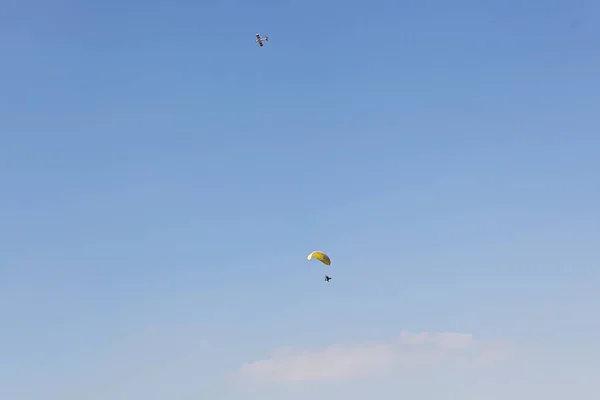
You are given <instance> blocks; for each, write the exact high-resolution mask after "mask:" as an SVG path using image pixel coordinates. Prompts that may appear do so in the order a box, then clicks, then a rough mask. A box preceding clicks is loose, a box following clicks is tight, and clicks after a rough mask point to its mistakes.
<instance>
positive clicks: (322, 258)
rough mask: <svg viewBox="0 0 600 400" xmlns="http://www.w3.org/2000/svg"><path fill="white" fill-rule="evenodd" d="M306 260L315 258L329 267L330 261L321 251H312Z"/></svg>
mask: <svg viewBox="0 0 600 400" xmlns="http://www.w3.org/2000/svg"><path fill="white" fill-rule="evenodd" d="M306 258H307V259H308V261H310V260H312V259H313V258H315V259H317V260H319V261H321V262H322V263H323V264H325V265H331V259H329V256H328V255H327V254H325V253H323V252H322V251H318V250H317V251H313V252H312V253H310V254H309V255H308V257H306Z"/></svg>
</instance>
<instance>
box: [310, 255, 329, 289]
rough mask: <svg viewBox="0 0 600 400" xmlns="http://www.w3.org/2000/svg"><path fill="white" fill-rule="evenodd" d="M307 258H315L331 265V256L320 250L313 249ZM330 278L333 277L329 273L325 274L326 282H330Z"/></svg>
mask: <svg viewBox="0 0 600 400" xmlns="http://www.w3.org/2000/svg"><path fill="white" fill-rule="evenodd" d="M306 258H307V260H308V261H310V260H312V259H313V258H314V259H315V260H319V261H321V262H322V263H323V264H325V265H327V266H330V265H331V259H330V258H329V256H328V255H327V254H325V253H323V252H322V251H320V250H317V251H313V252H312V253H310V254H309V255H308V257H306ZM330 280H331V277H329V276H328V275H325V282H329V281H330Z"/></svg>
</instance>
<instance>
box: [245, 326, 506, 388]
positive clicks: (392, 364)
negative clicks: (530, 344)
mask: <svg viewBox="0 0 600 400" xmlns="http://www.w3.org/2000/svg"><path fill="white" fill-rule="evenodd" d="M507 356H508V352H507V348H506V347H505V346H503V345H502V344H501V343H494V342H487V341H481V340H476V339H474V338H473V336H472V335H471V334H467V333H453V332H446V333H428V332H422V333H417V334H411V333H409V332H408V331H402V333H401V334H400V336H399V337H398V338H396V339H394V340H392V341H390V342H381V343H363V344H337V345H332V346H328V347H326V348H325V349H320V350H302V349H294V348H279V349H276V350H275V351H274V352H273V353H272V354H271V357H269V358H268V359H264V360H259V361H255V362H252V363H246V364H244V365H242V367H241V369H240V374H241V376H242V378H243V379H244V380H247V381H251V382H302V381H305V382H306V381H328V380H344V379H350V378H358V377H363V376H367V375H369V374H372V373H375V372H388V371H392V370H394V371H395V370H398V371H399V372H402V371H415V370H418V369H431V368H436V367H450V368H468V367H476V366H477V367H480V366H486V365H493V364H495V363H497V362H500V361H503V360H504V359H506V357H507Z"/></svg>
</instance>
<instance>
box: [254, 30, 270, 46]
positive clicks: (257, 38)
mask: <svg viewBox="0 0 600 400" xmlns="http://www.w3.org/2000/svg"><path fill="white" fill-rule="evenodd" d="M263 40H264V41H265V42H268V41H269V37H268V36H267V35H265V37H264V38H261V37H260V34H258V33H257V34H256V40H255V42H256V43H258V45H259V46H260V47H263V46H264V45H265V44H264V43H263Z"/></svg>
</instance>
